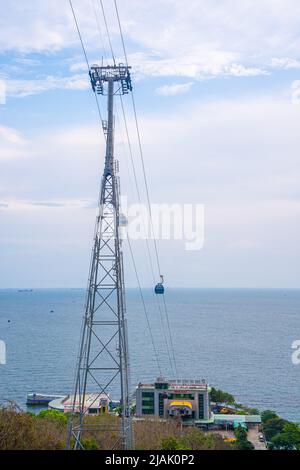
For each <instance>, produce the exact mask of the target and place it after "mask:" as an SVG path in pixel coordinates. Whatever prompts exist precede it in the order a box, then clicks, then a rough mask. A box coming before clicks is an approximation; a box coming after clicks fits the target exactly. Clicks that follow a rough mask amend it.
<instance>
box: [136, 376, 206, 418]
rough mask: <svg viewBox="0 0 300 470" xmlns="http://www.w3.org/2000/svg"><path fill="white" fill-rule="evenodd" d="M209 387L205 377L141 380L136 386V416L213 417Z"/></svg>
mask: <svg viewBox="0 0 300 470" xmlns="http://www.w3.org/2000/svg"><path fill="white" fill-rule="evenodd" d="M209 392H210V388H209V386H208V384H207V382H206V380H166V379H164V378H161V377H160V378H158V379H157V380H156V382H155V383H154V384H142V383H139V384H138V386H137V389H136V416H138V417H142V416H149V415H154V416H159V417H161V418H168V417H176V416H177V417H180V418H181V419H182V420H191V419H192V420H195V421H200V422H208V421H210V420H211V414H210V402H209Z"/></svg>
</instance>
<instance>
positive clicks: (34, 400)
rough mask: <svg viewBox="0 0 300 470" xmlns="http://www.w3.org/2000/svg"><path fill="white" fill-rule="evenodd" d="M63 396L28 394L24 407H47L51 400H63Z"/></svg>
mask: <svg viewBox="0 0 300 470" xmlns="http://www.w3.org/2000/svg"><path fill="white" fill-rule="evenodd" d="M64 397H65V396H64V395H48V394H43V393H28V394H27V398H26V405H30V406H34V405H48V404H49V403H50V401H52V400H58V399H59V398H64Z"/></svg>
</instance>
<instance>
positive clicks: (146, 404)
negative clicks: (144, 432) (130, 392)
mask: <svg viewBox="0 0 300 470" xmlns="http://www.w3.org/2000/svg"><path fill="white" fill-rule="evenodd" d="M142 414H143V415H154V392H143V393H142Z"/></svg>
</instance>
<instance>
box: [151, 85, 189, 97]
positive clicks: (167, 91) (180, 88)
mask: <svg viewBox="0 0 300 470" xmlns="http://www.w3.org/2000/svg"><path fill="white" fill-rule="evenodd" d="M192 86H193V82H189V83H181V84H173V85H164V86H161V87H159V88H157V89H156V90H155V93H156V94H157V95H162V96H175V95H181V94H184V93H187V92H188V91H189V90H190V89H191V87H192Z"/></svg>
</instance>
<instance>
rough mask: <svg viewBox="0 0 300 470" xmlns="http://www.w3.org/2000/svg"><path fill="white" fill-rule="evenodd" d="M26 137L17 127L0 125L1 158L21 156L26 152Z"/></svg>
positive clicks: (9, 158)
mask: <svg viewBox="0 0 300 470" xmlns="http://www.w3.org/2000/svg"><path fill="white" fill-rule="evenodd" d="M26 145H27V142H26V139H25V138H24V137H23V136H22V134H21V133H20V132H19V131H17V130H16V129H12V128H10V127H6V126H1V125H0V160H11V159H15V158H20V157H22V156H23V155H24V153H26Z"/></svg>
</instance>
